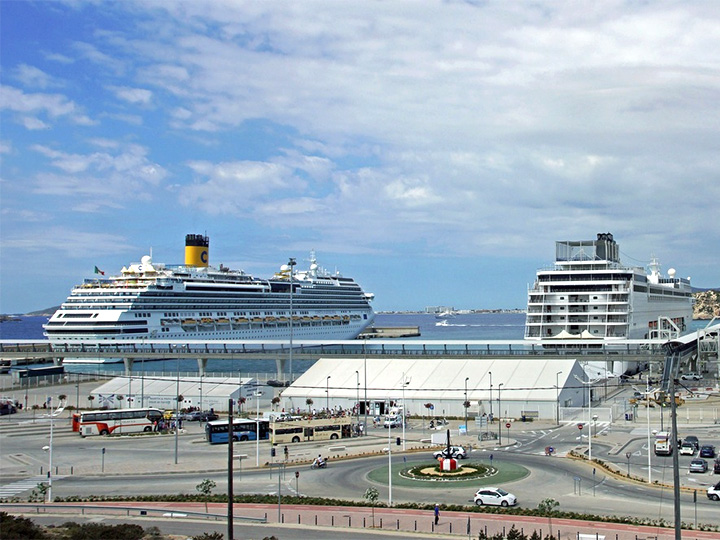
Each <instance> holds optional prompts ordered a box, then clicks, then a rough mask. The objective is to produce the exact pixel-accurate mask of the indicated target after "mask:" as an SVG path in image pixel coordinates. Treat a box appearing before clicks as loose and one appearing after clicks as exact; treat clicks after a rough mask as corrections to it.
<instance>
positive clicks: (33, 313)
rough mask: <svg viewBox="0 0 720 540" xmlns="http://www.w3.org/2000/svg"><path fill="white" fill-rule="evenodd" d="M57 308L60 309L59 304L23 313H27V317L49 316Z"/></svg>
mask: <svg viewBox="0 0 720 540" xmlns="http://www.w3.org/2000/svg"><path fill="white" fill-rule="evenodd" d="M58 309H60V306H53V307H49V308H45V309H41V310H40V311H31V312H30V313H26V314H25V315H28V316H29V317H50V316H51V315H52V314H53V313H55V312H56V311H57V310H58Z"/></svg>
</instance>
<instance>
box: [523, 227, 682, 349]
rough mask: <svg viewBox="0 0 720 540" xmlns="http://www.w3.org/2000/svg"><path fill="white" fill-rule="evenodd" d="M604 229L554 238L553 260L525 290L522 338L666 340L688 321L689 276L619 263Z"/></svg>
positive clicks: (654, 264)
mask: <svg viewBox="0 0 720 540" xmlns="http://www.w3.org/2000/svg"><path fill="white" fill-rule="evenodd" d="M619 254H620V248H619V245H618V244H617V243H616V242H615V240H614V239H613V235H612V234H610V233H600V234H598V235H597V239H596V240H581V241H562V242H556V243H555V265H554V267H552V268H548V269H541V270H539V271H538V272H537V277H536V279H535V283H534V284H533V285H532V286H531V287H530V288H529V290H528V307H527V319H526V324H525V339H527V340H538V341H539V340H556V339H557V340H562V339H583V340H587V342H588V343H591V342H592V340H593V339H598V338H602V339H604V340H606V341H608V340H611V341H612V340H627V339H652V338H665V339H670V338H673V337H677V335H679V334H681V333H684V332H685V331H686V329H687V326H688V325H689V324H690V322H691V321H692V307H693V298H692V288H691V286H690V279H689V278H688V279H684V278H678V277H675V270H674V269H672V268H671V269H669V270H668V275H667V277H664V276H663V275H662V274H661V272H660V265H659V263H658V262H657V260H656V259H653V261H652V263H651V264H650V265H649V267H648V268H649V272H647V271H646V270H645V269H644V268H641V267H629V266H624V265H623V264H622V263H621V262H620V256H619Z"/></svg>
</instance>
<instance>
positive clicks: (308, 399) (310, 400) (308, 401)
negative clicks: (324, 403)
mask: <svg viewBox="0 0 720 540" xmlns="http://www.w3.org/2000/svg"><path fill="white" fill-rule="evenodd" d="M313 403H315V402H314V401H313V400H312V398H307V399H306V400H305V405H307V406H308V409H310V407H312V404H313Z"/></svg>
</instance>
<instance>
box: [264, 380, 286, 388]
mask: <svg viewBox="0 0 720 540" xmlns="http://www.w3.org/2000/svg"><path fill="white" fill-rule="evenodd" d="M267 385H268V386H275V387H277V388H282V387H285V386H290V381H278V380H276V379H270V380H269V381H268V382H267Z"/></svg>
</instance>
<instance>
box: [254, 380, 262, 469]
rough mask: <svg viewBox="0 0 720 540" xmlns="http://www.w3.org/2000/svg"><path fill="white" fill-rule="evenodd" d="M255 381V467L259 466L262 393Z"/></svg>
mask: <svg viewBox="0 0 720 540" xmlns="http://www.w3.org/2000/svg"><path fill="white" fill-rule="evenodd" d="M258 386H259V385H258V383H257V381H255V397H256V398H257V400H256V402H257V410H256V411H255V466H256V467H259V466H260V396H261V395H262V392H261V391H260V390H259V389H258Z"/></svg>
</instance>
